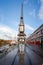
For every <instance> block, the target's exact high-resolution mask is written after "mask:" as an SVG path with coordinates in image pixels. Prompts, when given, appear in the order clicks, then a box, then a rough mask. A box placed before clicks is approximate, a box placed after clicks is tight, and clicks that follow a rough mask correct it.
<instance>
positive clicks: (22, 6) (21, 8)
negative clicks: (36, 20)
mask: <svg viewBox="0 0 43 65" xmlns="http://www.w3.org/2000/svg"><path fill="white" fill-rule="evenodd" d="M21 17H22V18H23V3H22V5H21Z"/></svg>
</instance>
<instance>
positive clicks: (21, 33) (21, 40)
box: [18, 4, 26, 51]
mask: <svg viewBox="0 0 43 65" xmlns="http://www.w3.org/2000/svg"><path fill="white" fill-rule="evenodd" d="M24 31H25V25H24V21H23V4H22V6H21V17H20V24H19V34H18V45H19V50H21V51H24V47H25V39H26V38H25V37H26V34H25V33H24Z"/></svg>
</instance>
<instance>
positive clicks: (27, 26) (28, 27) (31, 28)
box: [25, 24, 34, 31]
mask: <svg viewBox="0 0 43 65" xmlns="http://www.w3.org/2000/svg"><path fill="white" fill-rule="evenodd" d="M25 29H26V30H30V31H34V28H33V27H32V26H30V25H28V24H25Z"/></svg>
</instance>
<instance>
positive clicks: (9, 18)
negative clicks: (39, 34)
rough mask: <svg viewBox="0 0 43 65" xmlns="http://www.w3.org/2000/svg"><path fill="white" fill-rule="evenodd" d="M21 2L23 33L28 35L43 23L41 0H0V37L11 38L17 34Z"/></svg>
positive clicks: (42, 3) (42, 4) (42, 2)
mask: <svg viewBox="0 0 43 65" xmlns="http://www.w3.org/2000/svg"><path fill="white" fill-rule="evenodd" d="M22 2H23V5H24V7H23V16H24V23H25V33H26V34H27V35H29V34H31V33H32V32H33V31H35V30H36V29H37V28H38V27H39V26H40V25H41V24H43V0H0V38H1V39H2V38H4V39H12V37H13V38H15V37H16V35H17V34H18V28H19V26H18V25H19V23H20V16H21V4H22Z"/></svg>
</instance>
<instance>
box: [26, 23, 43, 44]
mask: <svg viewBox="0 0 43 65" xmlns="http://www.w3.org/2000/svg"><path fill="white" fill-rule="evenodd" d="M27 42H28V43H31V44H41V45H42V44H43V24H42V25H41V26H40V27H39V28H38V29H36V30H35V31H34V32H33V33H32V34H31V35H30V36H29V37H28V39H27Z"/></svg>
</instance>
